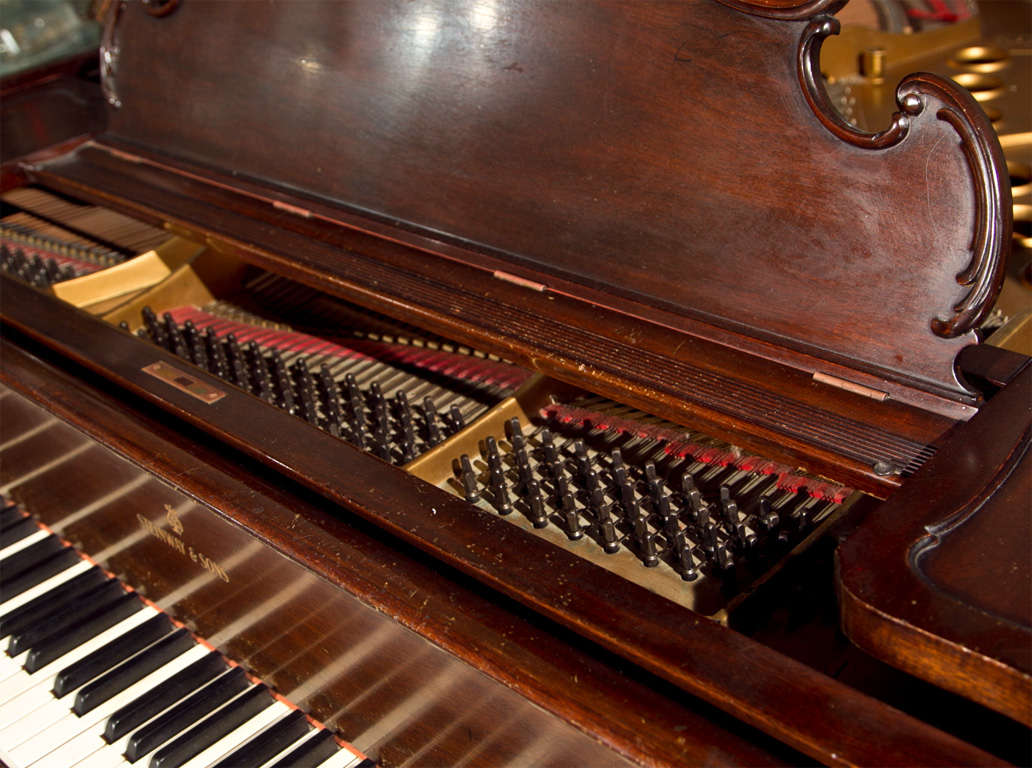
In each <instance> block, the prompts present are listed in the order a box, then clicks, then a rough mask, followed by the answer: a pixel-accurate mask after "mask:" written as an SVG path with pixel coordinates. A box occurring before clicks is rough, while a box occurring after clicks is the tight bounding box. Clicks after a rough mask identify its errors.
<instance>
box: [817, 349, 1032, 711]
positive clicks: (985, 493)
mask: <svg viewBox="0 0 1032 768" xmlns="http://www.w3.org/2000/svg"><path fill="white" fill-rule="evenodd" d="M1004 354H1006V353H1004ZM1030 402H1032V366H1030V365H1027V364H1026V365H1024V366H1023V367H1021V368H1020V369H1019V371H1018V373H1017V374H1016V376H1015V378H1014V379H1013V380H1012V381H1011V382H1010V383H1009V384H1008V385H1007V386H1006V387H1005V388H1004V389H1003V390H1002V391H1001V392H1000V393H999V394H997V395H996V396H995V397H994V398H993V399H991V400H990V401H989V403H988V404H987V406H986V407H985V408H984V409H983V411H982V412H981V413H979V414H978V415H977V416H976V417H975V418H974V419H972V420H971V421H970V422H968V423H966V424H963V425H959V426H958V427H957V428H956V429H955V431H954V432H952V433H951V434H950V435H949V437H948V438H947V439H946V440H945V441H944V442H943V444H942V445H940V447H939V450H938V452H937V454H936V456H935V457H934V458H933V459H932V460H930V461H929V462H928V463H927V464H926V465H925V466H924V467H922V469H921V470H920V471H919V472H918V473H917V474H916V475H915V476H914V477H913V478H911V479H910V480H909V481H908V482H907V484H906V485H904V486H903V488H902V489H901V490H900V491H898V492H897V493H896V494H895V495H894V496H893V497H892V498H890V499H889V501H888V502H885V503H884V504H882V505H881V506H880V507H879V508H877V509H876V510H874V511H873V512H872V513H871V515H870V516H869V517H868V518H867V519H866V520H864V522H863V523H862V524H861V525H860V526H859V527H858V528H857V529H856V531H854V532H853V533H852V534H850V535H849V536H848V537H847V538H846V539H845V541H843V543H842V544H841V545H840V546H839V549H838V552H837V554H836V579H837V586H838V591H839V594H840V597H841V600H840V607H841V617H842V625H843V629H844V631H845V633H846V634H847V636H848V637H849V638H850V639H851V640H852V641H853V642H854V643H855V644H856V645H858V646H860V647H861V648H863V649H864V650H865V651H867V652H868V653H871V654H872V655H874V656H876V657H878V658H880V659H882V660H884V661H886V662H888V663H889V664H892V665H893V666H896V667H897V668H899V669H903V670H905V671H906V672H909V673H911V674H914V675H916V676H918V677H921V678H923V679H925V680H928V681H929V682H932V683H934V684H936V685H939V686H940V687H942V688H945V689H947V690H951V691H954V692H956V693H959V694H960V695H962V696H965V697H967V698H969V699H971V700H973V701H976V702H978V703H980V704H982V705H984V706H986V707H988V708H989V709H992V710H995V711H997V712H1000V713H1002V714H1004V715H1007V716H1008V717H1011V718H1013V719H1015V720H1016V721H1018V722H1021V723H1024V724H1026V725H1032V666H1030V655H1029V653H1028V652H1027V651H1028V650H1029V649H1032V627H1029V626H1028V625H1027V624H1025V623H1023V621H1024V619H1022V618H1021V617H1022V616H1023V613H1022V611H1021V605H1020V602H1019V601H1018V599H1011V600H1010V601H1008V600H1007V598H1008V596H1009V595H1010V594H1011V593H1010V592H1008V591H1007V590H1008V584H1010V585H1011V587H1012V588H1013V587H1014V586H1015V585H1017V584H1018V583H1019V582H1018V581H1017V580H1019V579H1022V578H1026V577H1027V573H1028V568H1029V562H1028V549H1027V546H1025V544H1026V542H1025V541H1023V540H1022V539H1024V538H1025V537H1027V533H1028V532H1027V527H1025V526H1024V525H1023V521H1024V520H1025V519H1027V518H1025V517H1023V516H1027V515H1028V513H1029V510H1028V500H1027V498H1026V497H1025V495H1024V494H1025V493H1027V490H1026V488H1025V486H1023V485H1022V483H1023V482H1024V483H1026V484H1027V473H1028V470H1029V467H1030V466H1032V462H1030V461H1029V446H1030V441H1032V438H1030V435H1032V408H1030V406H1029V403H1030ZM987 515H988V516H989V517H986V516H987ZM976 518H977V519H976ZM979 520H982V521H984V522H982V526H983V527H982V528H979V527H974V528H972V527H971V526H972V525H973V524H974V523H975V522H978V521H979ZM990 523H991V525H992V526H993V527H989V526H990ZM986 530H988V531H990V532H991V536H990V535H986V534H985V533H984V531H986ZM944 542H948V543H949V544H951V545H952V546H953V549H952V550H951V551H952V553H953V555H952V558H953V560H946V561H940V562H945V563H947V564H948V568H949V570H947V571H945V573H946V574H947V576H945V577H944V576H943V573H944V571H943V570H942V569H943V568H944V567H947V566H943V565H939V566H938V570H929V567H930V566H929V565H928V561H927V560H926V558H928V557H929V556H931V555H934V554H935V552H936V549H937V547H939V546H942V545H943V544H944ZM1004 542H1006V543H1007V544H1010V545H1012V546H1008V548H1007V549H1006V553H1007V555H1006V556H1004V555H1003V554H1001V553H1000V552H999V548H1000V547H1001V546H1002V545H1003V543H1004ZM1028 543H1032V542H1028ZM957 547H960V548H961V549H960V550H959V551H962V552H964V553H972V554H971V557H970V558H964V559H963V562H959V563H958V562H956V558H957V552H958V549H957ZM1015 553H1017V554H1016V558H1017V559H1015ZM1022 556H1024V558H1025V559H1024V561H1023V562H1021V561H1020V558H1021V557H1022ZM945 557H950V556H948V555H947V556H945ZM997 562H1002V563H1004V564H1007V569H1003V568H994V567H993V566H994V565H996V564H997ZM1000 579H1003V581H1002V582H1001V581H1000ZM958 584H960V585H963V586H962V588H961V587H958ZM1001 601H1002V602H1001ZM1001 606H1003V607H1002V608H1001Z"/></svg>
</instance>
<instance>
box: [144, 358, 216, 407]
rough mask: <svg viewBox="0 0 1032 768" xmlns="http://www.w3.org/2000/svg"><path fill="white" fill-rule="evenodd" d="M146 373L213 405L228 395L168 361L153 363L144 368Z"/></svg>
mask: <svg viewBox="0 0 1032 768" xmlns="http://www.w3.org/2000/svg"><path fill="white" fill-rule="evenodd" d="M143 372H144V373H149V374H150V375H151V376H153V377H154V378H156V379H161V380H162V381H163V382H165V383H166V384H170V385H171V386H173V387H175V388H176V389H178V390H180V391H181V392H186V394H188V395H191V396H193V397H196V398H197V399H198V400H200V401H201V402H202V403H207V404H208V405H211V404H212V403H215V402H218V401H219V400H221V399H222V398H224V397H225V396H226V393H225V392H224V391H223V390H221V389H216V388H215V387H212V386H210V385H208V384H205V383H204V382H203V381H201V380H200V379H198V378H197V377H195V376H191V375H190V374H189V373H186V372H185V371H181V370H179V369H178V368H175V367H173V366H171V365H169V364H168V363H151V364H150V365H148V366H145V367H144V368H143Z"/></svg>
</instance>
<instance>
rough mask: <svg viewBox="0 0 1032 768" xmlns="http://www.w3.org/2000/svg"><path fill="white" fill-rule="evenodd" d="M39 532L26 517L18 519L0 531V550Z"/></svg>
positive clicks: (37, 527) (34, 524)
mask: <svg viewBox="0 0 1032 768" xmlns="http://www.w3.org/2000/svg"><path fill="white" fill-rule="evenodd" d="M38 530H39V526H38V525H36V523H35V522H34V521H33V520H32V519H31V518H28V517H20V518H19V519H17V520H15V521H14V522H12V523H11V524H10V525H8V526H7V527H6V528H4V529H3V530H2V531H0V549H4V548H5V547H9V546H11V545H12V544H15V543H17V542H19V541H21V540H22V539H24V538H26V537H27V536H31V535H32V534H34V533H35V532H36V531H38Z"/></svg>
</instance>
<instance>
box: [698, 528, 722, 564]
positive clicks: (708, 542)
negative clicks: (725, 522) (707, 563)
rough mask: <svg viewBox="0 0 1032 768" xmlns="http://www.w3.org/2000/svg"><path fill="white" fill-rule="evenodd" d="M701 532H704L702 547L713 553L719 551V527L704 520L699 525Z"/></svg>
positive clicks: (708, 552)
mask: <svg viewBox="0 0 1032 768" xmlns="http://www.w3.org/2000/svg"><path fill="white" fill-rule="evenodd" d="M699 532H700V533H701V534H702V547H703V549H705V550H706V553H707V554H709V555H711V556H712V555H713V554H714V553H715V552H716V551H717V545H718V544H719V541H718V539H717V527H716V526H715V525H713V524H712V523H710V522H704V523H703V524H702V525H701V526H699Z"/></svg>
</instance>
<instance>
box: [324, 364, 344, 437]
mask: <svg viewBox="0 0 1032 768" xmlns="http://www.w3.org/2000/svg"><path fill="white" fill-rule="evenodd" d="M319 390H320V395H321V398H322V403H323V413H324V414H325V415H326V422H327V424H328V425H329V426H332V427H335V428H336V430H337V433H338V435H339V434H340V428H341V425H342V424H343V422H344V411H343V409H342V408H341V403H340V387H338V386H337V382H336V381H334V380H333V374H332V373H330V368H329V366H328V365H326V363H323V364H322V365H321V366H319Z"/></svg>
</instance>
